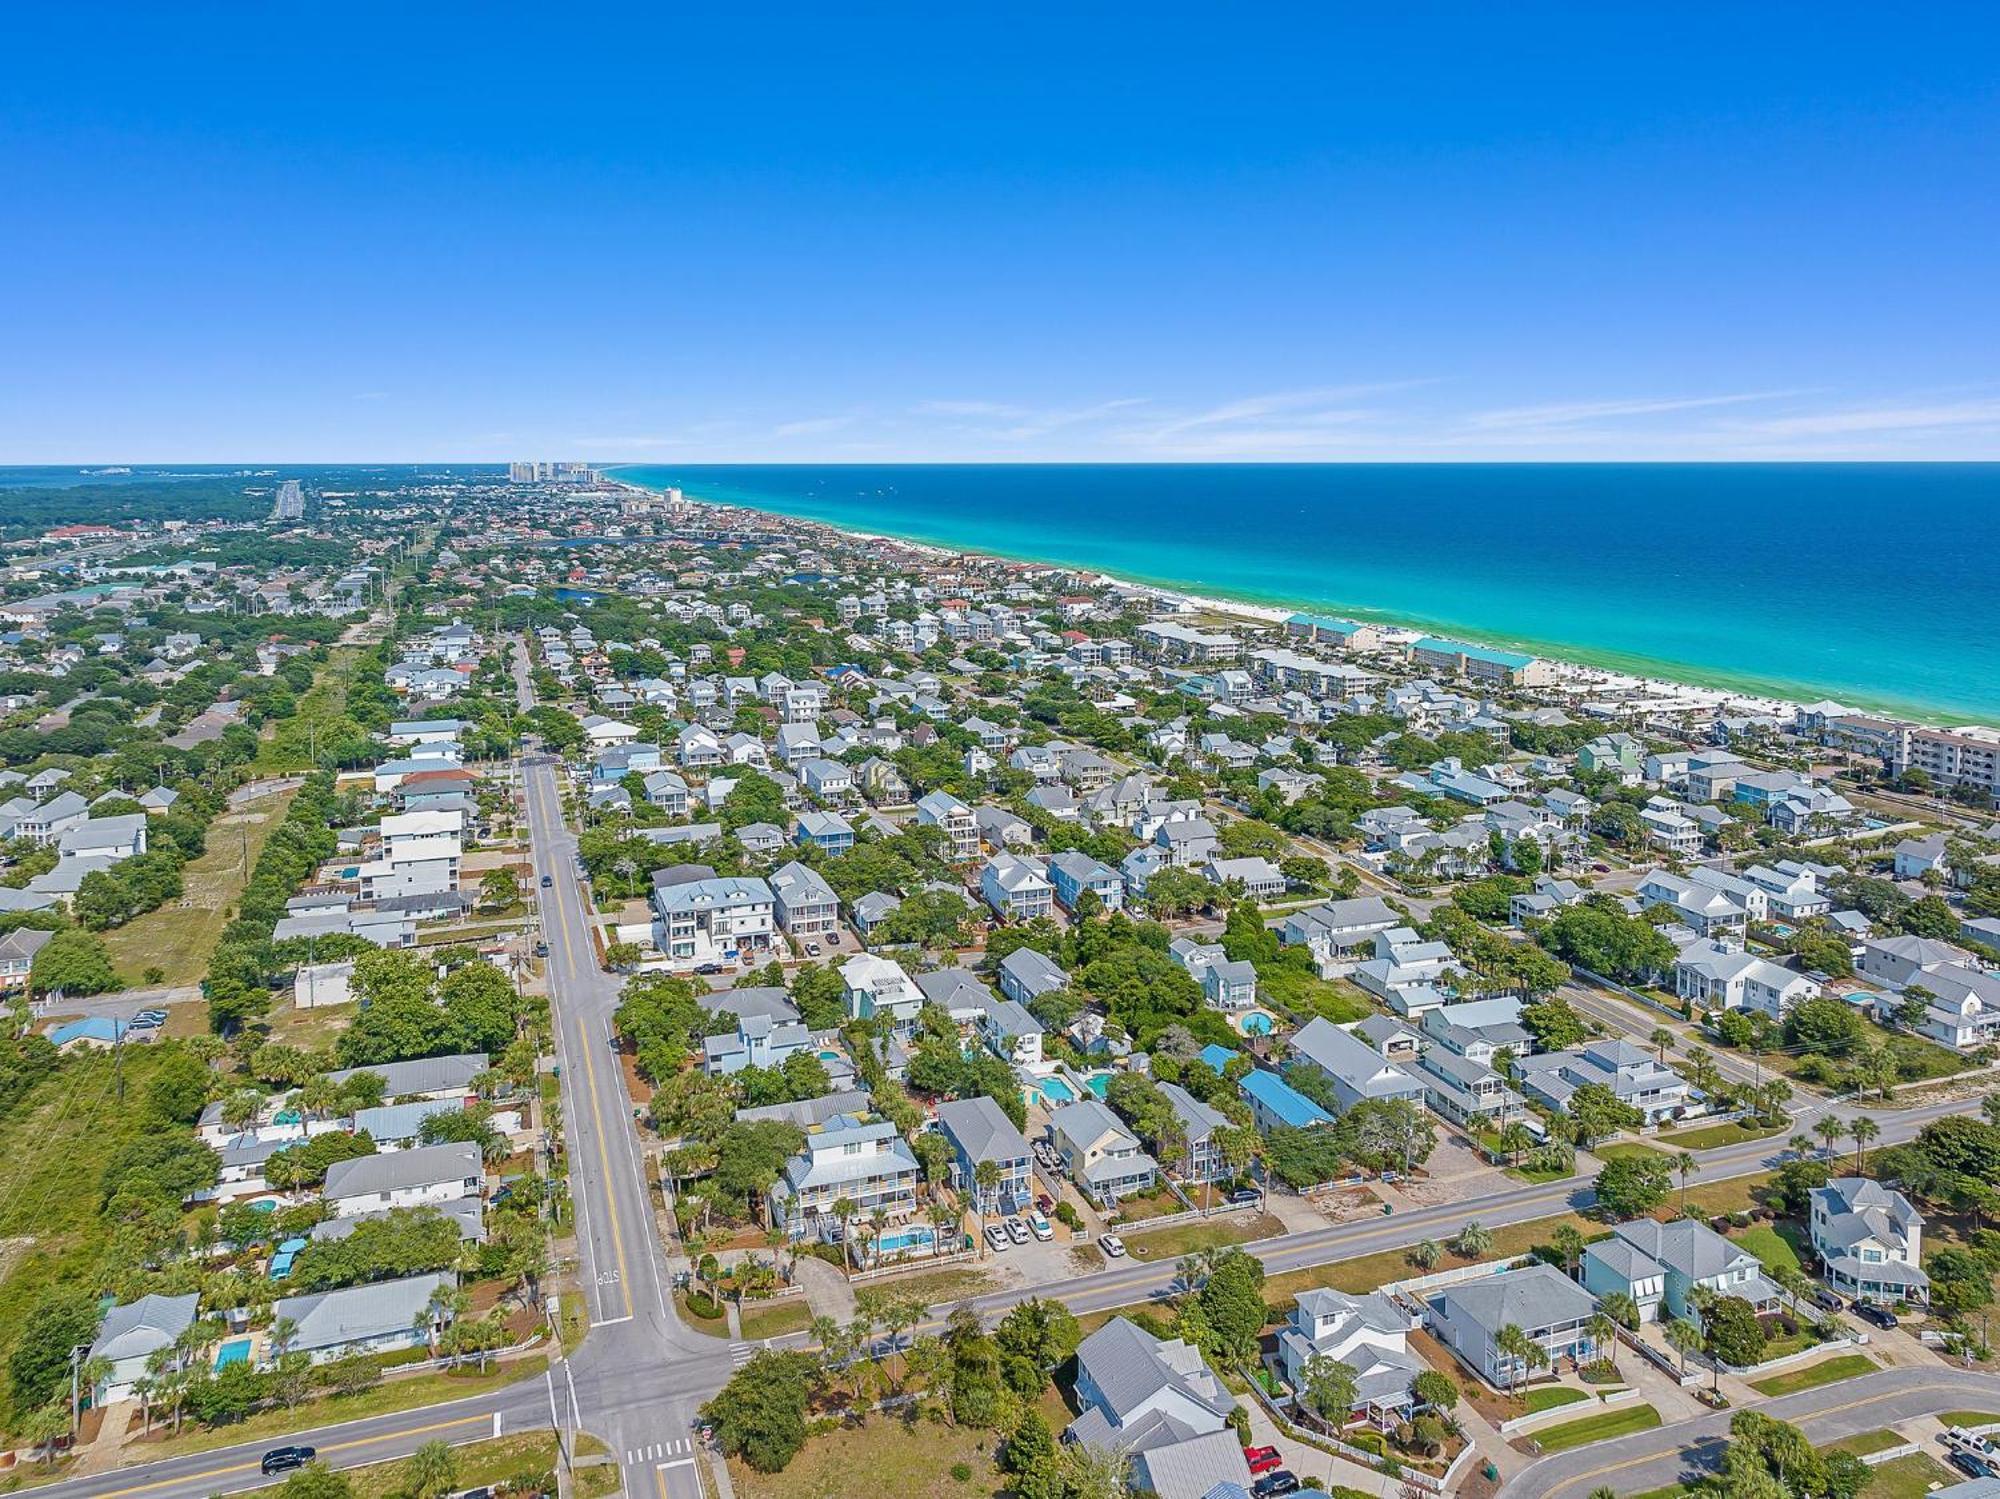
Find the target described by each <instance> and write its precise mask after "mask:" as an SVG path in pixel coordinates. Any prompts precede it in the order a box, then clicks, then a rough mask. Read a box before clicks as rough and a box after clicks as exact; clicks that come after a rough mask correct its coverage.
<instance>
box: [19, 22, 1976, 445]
mask: <svg viewBox="0 0 2000 1499" xmlns="http://www.w3.org/2000/svg"><path fill="white" fill-rule="evenodd" d="M720 11H726V12H730V13H731V14H728V15H718V14H715V12H720ZM1997 33H2000V15H1996V13H1995V12H1994V11H1993V9H1992V7H1991V6H1984V7H1976V6H1969V5H1968V6H1952V5H1937V6H1928V7H1919V8H1916V9H1915V10H1910V9H1905V10H1902V11H1898V12H1895V13H1893V14H1892V13H1890V12H1887V11H1884V10H1882V9H1881V8H1880V7H1863V6H1844V5H1829V4H1810V5H1806V4H1801V5H1764V6H1743V7H1737V6H1723V5H1692V6H1671V7H1670V6H1650V7H1627V6H1606V5H1603V4H1601V3H1599V4H1591V5H1587V6H1586V5H1577V6H1562V5H1534V4H1527V5H1519V6H1498V5H1492V4H1490V3H1489V4H1483V5H1470V6H1464V7H1454V6H1449V5H1426V6H1382V5H1371V6H1366V7H1362V6H1345V5H1314V6H1300V7H1297V8H1285V7H1276V6H1266V7H1243V6H1217V5H1213V4H1204V5H1199V6H1186V7H1177V6H1174V5H1160V4H1149V5H1145V6H1129V7H1128V6H1113V5H1105V6H1074V5H1067V6H1046V7H1040V6H1032V5H1029V6H1013V7H1005V8H1001V7H990V8H988V9H987V13H986V14H984V15H971V14H966V13H964V8H959V7H944V6H932V5H926V6H910V7H906V8H905V7H894V6H888V5H881V6H864V7H833V6H825V5H815V6H812V7H806V8H799V9H797V10H795V11H794V10H789V9H787V8H786V7H782V6H772V7H765V8H756V9H754V10H753V9H752V8H746V7H706V8H703V10H702V12H701V13H699V14H696V13H694V11H693V8H685V9H683V8H675V7H663V6H658V5H651V6H645V7H634V8H632V9H630V10H629V11H627V10H621V9H619V8H617V7H613V6H604V7H590V6H568V7H551V6H537V7H521V8H510V7H506V6H499V5H479V6H458V7H455V6H450V5H422V6H409V5H397V6H393V7H390V6H383V7H379V8H377V7H370V6H367V5H359V4H351V5H341V6H337V7H336V6H291V5H288V6H278V5H270V6H255V7H250V6H242V5H232V6H226V7H211V6H201V5H185V4H183V5H173V6H162V5H157V4H147V5H144V6H131V7H128V8H121V7H119V6H115V5H109V6H107V5H100V6H91V7H83V6H38V7H29V8H22V9H20V10H17V11H16V12H15V13H14V14H13V15H12V16H11V17H10V22H9V52H10V54H11V57H12V59H13V66H12V67H10V69H9V78H8V83H7V86H6V88H5V89H4V90H0V189H4V192H5V199H4V201H5V202H6V203H7V204H8V206H9V212H8V213H7V215H6V221H5V226H4V232H0V277H4V280H3V281H0V284H4V286H5V287H6V288H7V291H6V296H5V299H4V302H0V307H4V309H5V311H4V316H0V462H13V463H35V462H73V461H109V460H127V461H160V460H181V461H198V460H238V459H243V460H249V459H271V460H277V459H288V460H294V461H307V460H323V461H339V460H343V459H357V460H361V459H420V458H435V459H454V458H457V459H504V458H507V457H516V456H541V457H558V458H560V457H589V458H594V459H603V460H621V459H624V460H638V461H653V462H672V461H675V460H687V461H730V460H760V461H778V460H788V459H796V460H800V461H837V460H853V461H869V462H875V461H889V460H895V459H899V458H908V459H913V460H952V459H968V460H972V459H980V460H985V459H999V460H1010V459H1022V460H1028V459H1048V460H1059V459H1087V460H1098V459H1104V460H1126V459H1234V458H1243V459H1261V458H1275V459H1344V458H1355V459H1531V458H1532V459H1546V458H1553V459H1611V458H1634V459H1697V458H1792V457H1799V458H1899V459H1900V458H2000V353H1996V350H2000V337H1997V336H1996V335H2000V326H1996V324H2000V317H1996V313H1997V312H2000V278H1996V277H1995V275H1994V268H1993V267H1994V263H1993V247H1994V245H1995V243H1996V233H1995V231H1996V229H2000V191H1996V189H2000V172H1996V167H2000V159H1996V158H2000V87H1996V81H1995V80H1996V77H2000V75H1997V74H1996V73H1995V71H1994V69H1993V68H1992V65H1991V60H1992V57H1993V56H1994V47H1995V43H1996V41H2000V34H1997Z"/></svg>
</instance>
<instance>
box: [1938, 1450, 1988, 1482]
mask: <svg viewBox="0 0 2000 1499" xmlns="http://www.w3.org/2000/svg"><path fill="white" fill-rule="evenodd" d="M1947 1456H1948V1457H1949V1459H1950V1461H1951V1465H1952V1466H1953V1467H1954V1468H1956V1469H1958V1471H1959V1472H1961V1473H1963V1474H1964V1475H1965V1476H1966V1477H1967V1478H1991V1477H1992V1476H1993V1465H1992V1464H1991V1463H1989V1462H1986V1461H1985V1460H1984V1459H1982V1458H1979V1457H1975V1456H1974V1455H1973V1454H1972V1453H1970V1452H1952V1453H1948V1454H1947Z"/></svg>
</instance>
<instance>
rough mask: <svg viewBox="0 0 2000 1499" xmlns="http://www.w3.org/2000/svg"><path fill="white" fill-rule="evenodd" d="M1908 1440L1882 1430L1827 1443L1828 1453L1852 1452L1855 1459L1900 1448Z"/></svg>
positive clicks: (1861, 1433)
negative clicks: (1892, 1448)
mask: <svg viewBox="0 0 2000 1499" xmlns="http://www.w3.org/2000/svg"><path fill="white" fill-rule="evenodd" d="M1908 1440H1909V1438H1908V1437H1899V1436H1897V1435H1896V1433H1895V1432H1893V1431H1890V1430H1888V1429H1887V1428H1884V1429H1883V1430H1881V1431H1863V1432H1858V1433H1856V1434H1855V1435H1854V1436H1851V1437H1842V1438H1841V1439H1840V1440H1839V1441H1837V1442H1828V1443H1827V1444H1826V1449H1825V1450H1827V1451H1828V1452H1852V1453H1853V1454H1854V1455H1855V1456H1856V1457H1866V1456H1867V1455H1868V1454H1869V1453H1871V1452H1887V1451H1888V1450H1889V1449H1890V1448H1891V1447H1900V1446H1902V1445H1903V1444H1904V1443H1905V1442H1907V1441H1908Z"/></svg>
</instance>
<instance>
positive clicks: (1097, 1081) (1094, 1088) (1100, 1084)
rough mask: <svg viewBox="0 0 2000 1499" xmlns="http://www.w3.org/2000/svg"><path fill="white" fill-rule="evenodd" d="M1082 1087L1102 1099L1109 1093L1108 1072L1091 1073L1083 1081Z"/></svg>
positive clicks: (1109, 1075)
mask: <svg viewBox="0 0 2000 1499" xmlns="http://www.w3.org/2000/svg"><path fill="white" fill-rule="evenodd" d="M1083 1085H1084V1087H1086V1088H1088V1089H1090V1091H1091V1092H1093V1093H1095V1094H1096V1095H1097V1096H1098V1097H1099V1098H1102V1097H1103V1096H1104V1095H1105V1094H1106V1093H1109V1092H1110V1091H1111V1074H1110V1073H1108V1072H1093V1073H1091V1074H1090V1076H1089V1077H1087V1078H1085V1079H1084V1080H1083Z"/></svg>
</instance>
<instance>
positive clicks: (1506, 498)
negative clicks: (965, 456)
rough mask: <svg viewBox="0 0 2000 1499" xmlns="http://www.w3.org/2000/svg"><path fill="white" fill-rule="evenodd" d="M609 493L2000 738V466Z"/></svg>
mask: <svg viewBox="0 0 2000 1499" xmlns="http://www.w3.org/2000/svg"><path fill="white" fill-rule="evenodd" d="M611 472H612V473H613V474H614V475H615V476H616V477H619V478H621V479H624V480H626V481H628V482H630V483H634V484H641V485H647V486H653V487H664V486H667V485H679V486H681V487H682V488H683V489H684V490H685V491H686V492H687V493H688V494H690V495H692V496H695V497H698V498H701V499H708V500H716V501H721V502H724V503H730V504H739V505H745V506H750V507H753V508H757V509H761V510H768V511H774V512H778V513H782V514H787V515H797V516H803V517H807V518H810V519H813V520H820V521H825V522H828V523H830V524H833V525H837V526H845V527H851V528H854V529H857V530H864V531H872V532H880V533H882V534H885V535H894V536H902V537H907V538H910V539H913V540H920V541H930V542H937V543H941V544H943V545H947V546H955V547H964V548H968V549H975V550H981V551H988V552H993V553H996V554H999V555H1003V556H1009V557H1020V558H1030V559H1036V560H1042V561H1048V562H1059V563H1069V564H1077V565H1082V566H1087V567H1091V568H1096V569H1101V570H1103V571H1105V572H1108V573H1113V574H1116V575H1118V576H1121V577H1126V578H1131V579H1134V580H1138V581H1147V582H1158V583H1165V584H1171V585H1174V586H1178V587H1184V588H1187V589H1189V590H1191V591H1195V592H1200V593H1206V594H1211V595H1215V596H1221V597H1231V598H1237V599H1242V600H1245V601H1250V602H1256V603H1267V604H1278V605H1286V606H1292V607H1298V608H1303V609H1311V610H1319V611H1327V612H1334V611H1337V612H1339V613H1342V614H1347V615H1352V616H1357V617H1361V618H1367V619H1379V620H1387V621H1393V622H1398V623H1407V624H1412V625H1418V626H1422V627H1425V628H1429V629H1436V630H1448V631H1454V632H1457V633H1459V634H1462V635H1466V636H1469V637H1472V638H1475V639H1478V640H1481V641H1486V642H1494V643H1505V644H1518V645H1524V646H1528V647H1531V648H1539V649H1541V650H1543V651H1545V652H1547V653H1549V654H1552V655H1562V656H1567V657H1570V658H1572V659H1576V660H1584V661H1590V662H1593V663H1597V664H1601V665H1605V666H1610V667H1615V668H1618V669H1622V670H1628V671H1644V672H1647V673H1649V674H1652V675H1659V676H1668V677H1675V678H1679V679H1681V680H1685V681H1691V682H1699V683H1706V684H1712V685H1718V686H1730V687H1735V688H1739V689H1743V690H1749V691H1758V692H1768V693H1773V694H1779V695H1786V696H1792V697H1814V698H1817V697H1832V698H1835V699H1838V700H1840V701H1843V702H1847V703H1850V704H1852V705H1855V706H1857V707H1873V708H1886V709H1894V710H1898V711H1902V712H1907V713H1911V714H1915V715H1918V716H1924V717H1930V718H1939V719H1958V720H1965V719H1983V720H1988V721H1991V720H1995V719H2000V643H1996V642H2000V464H1546V465H1545V464H1491V465H1489V464H1213V465H1210V464H1201V465H1182V464H1174V465H1150V464H1131V465H1125V464H1120V465H1095V464H990V465H879V466H876V465H782V466H780V465H729V466H699V465H686V466H665V465H643V466H630V467H621V468H614V469H613V470H611Z"/></svg>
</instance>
